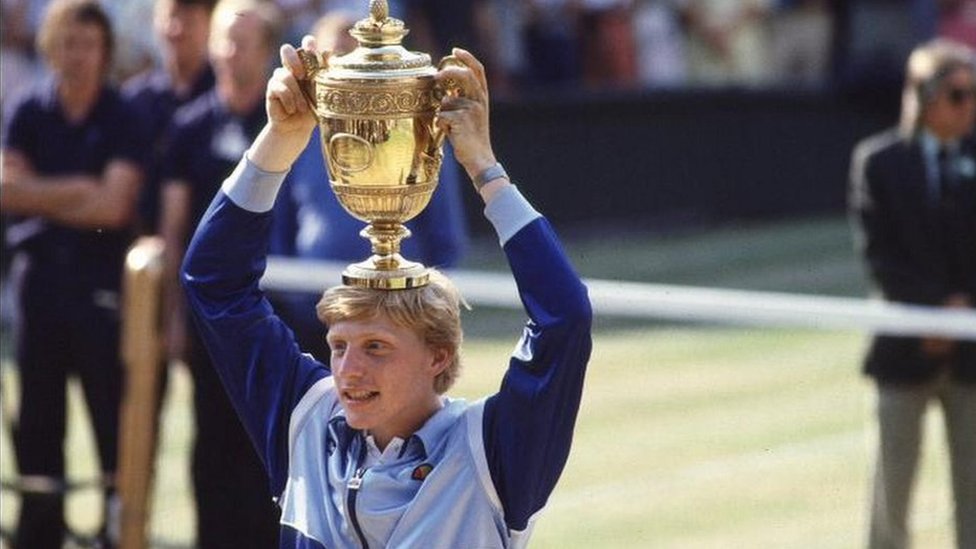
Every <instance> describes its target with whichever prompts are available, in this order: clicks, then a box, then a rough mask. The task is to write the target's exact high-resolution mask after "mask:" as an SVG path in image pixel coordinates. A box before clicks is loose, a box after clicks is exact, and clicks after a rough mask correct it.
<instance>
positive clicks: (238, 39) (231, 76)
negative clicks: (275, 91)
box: [210, 12, 271, 88]
mask: <svg viewBox="0 0 976 549" xmlns="http://www.w3.org/2000/svg"><path fill="white" fill-rule="evenodd" d="M212 31H213V35H212V36H211V37H210V59H211V61H213V65H214V73H215V74H216V75H217V81H218V83H221V82H224V83H228V82H233V83H234V84H235V85H236V86H237V87H239V88H250V87H253V86H263V85H264V82H265V81H266V80H267V72H268V68H269V63H270V56H271V51H270V49H269V48H268V44H266V43H265V32H264V28H263V26H262V23H261V21H260V19H258V17H257V16H256V15H254V14H253V13H244V14H240V15H237V14H233V13H226V12H225V13H224V15H222V16H221V17H220V19H219V20H217V21H214V26H213V29H212Z"/></svg>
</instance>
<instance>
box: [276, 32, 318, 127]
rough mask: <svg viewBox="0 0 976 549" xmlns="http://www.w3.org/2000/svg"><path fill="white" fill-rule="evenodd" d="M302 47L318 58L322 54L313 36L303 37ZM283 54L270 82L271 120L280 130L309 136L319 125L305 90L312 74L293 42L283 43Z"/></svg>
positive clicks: (281, 52)
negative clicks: (316, 125)
mask: <svg viewBox="0 0 976 549" xmlns="http://www.w3.org/2000/svg"><path fill="white" fill-rule="evenodd" d="M302 48H303V49H304V50H306V51H308V52H309V53H311V54H313V55H315V56H316V57H318V55H319V53H318V48H317V47H316V44H315V38H314V37H312V36H306V37H305V38H303V39H302ZM280 55H281V66H280V67H278V68H277V69H275V71H274V74H273V75H272V76H271V80H270V81H268V91H267V104H266V107H267V111H268V122H269V123H270V124H271V127H272V130H273V131H275V132H276V133H279V134H282V135H284V134H289V133H293V132H298V133H301V134H303V135H305V136H308V135H310V134H311V133H312V129H313V128H315V124H316V120H315V114H314V111H313V107H312V106H311V105H309V104H308V100H307V99H306V98H305V95H304V94H303V93H302V85H303V84H302V83H303V82H304V81H305V80H307V79H309V78H311V76H312V75H308V74H305V67H304V66H303V65H302V62H301V60H300V59H299V57H298V52H297V51H296V50H295V48H294V47H292V45H291V44H285V45H283V46H281V51H280Z"/></svg>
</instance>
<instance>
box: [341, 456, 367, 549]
mask: <svg viewBox="0 0 976 549" xmlns="http://www.w3.org/2000/svg"><path fill="white" fill-rule="evenodd" d="M362 444H363V447H362V451H361V452H360V453H359V463H360V464H362V463H363V460H364V459H365V458H366V441H365V440H364V441H362ZM365 474H366V467H359V468H358V469H356V473H355V474H354V475H353V476H352V478H351V479H349V482H348V483H347V484H346V488H348V490H347V492H346V510H347V511H348V512H349V522H351V523H352V527H353V529H354V530H355V531H356V535H357V536H359V543H360V545H362V546H363V549H369V544H368V543H367V542H366V534H364V533H363V528H362V526H360V525H359V519H358V518H357V517H356V497H357V496H358V495H359V488H360V487H361V486H362V485H363V476H364V475H365Z"/></svg>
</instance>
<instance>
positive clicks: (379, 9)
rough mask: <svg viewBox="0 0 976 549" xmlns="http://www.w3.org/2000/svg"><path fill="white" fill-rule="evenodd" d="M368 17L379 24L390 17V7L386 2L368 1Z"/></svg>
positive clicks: (382, 0)
mask: <svg viewBox="0 0 976 549" xmlns="http://www.w3.org/2000/svg"><path fill="white" fill-rule="evenodd" d="M369 15H370V16H371V17H372V18H373V21H375V22H377V23H380V22H382V21H383V20H385V19H386V18H387V17H389V16H390V5H389V4H388V3H387V1H386V0H369Z"/></svg>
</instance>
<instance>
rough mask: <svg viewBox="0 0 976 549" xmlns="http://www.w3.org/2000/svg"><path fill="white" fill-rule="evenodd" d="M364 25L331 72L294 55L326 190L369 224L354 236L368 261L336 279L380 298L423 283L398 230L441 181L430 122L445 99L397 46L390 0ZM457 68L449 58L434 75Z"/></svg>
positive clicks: (439, 138)
mask: <svg viewBox="0 0 976 549" xmlns="http://www.w3.org/2000/svg"><path fill="white" fill-rule="evenodd" d="M369 12H370V16H369V17H368V18H366V19H362V20H360V21H359V22H358V23H356V25H355V27H354V28H353V29H352V30H351V31H349V32H350V34H352V36H353V37H354V38H356V40H357V41H358V42H359V47H357V48H356V49H355V50H354V51H352V52H350V53H348V54H346V55H343V56H338V57H330V58H329V59H328V61H327V66H322V65H321V64H320V63H319V60H318V59H317V58H316V56H315V55H313V54H312V53H310V52H307V51H304V50H299V52H298V53H299V57H300V58H301V60H302V64H303V65H304V67H305V71H306V74H307V75H308V78H309V80H308V81H307V82H306V87H305V90H304V91H305V92H306V99H308V101H309V103H310V105H311V106H312V108H313V110H314V112H315V115H316V118H317V119H318V123H319V128H320V131H321V137H322V143H321V144H322V153H323V156H324V157H325V160H326V165H327V166H328V168H329V174H330V184H331V186H332V190H333V191H334V192H335V194H336V197H337V198H338V199H339V203H340V204H342V207H343V208H344V209H345V210H346V211H347V212H349V213H350V214H351V215H352V216H353V217H355V218H356V219H359V220H361V221H365V222H367V223H368V225H367V226H366V228H365V229H363V230H362V231H361V232H360V233H359V234H360V235H361V236H363V237H364V238H367V239H368V240H369V241H370V243H371V244H372V252H373V255H372V257H370V258H369V259H367V260H365V261H361V262H359V263H354V264H351V265H349V266H348V267H347V268H346V269H345V271H344V272H343V273H342V282H343V284H345V285H347V286H363V287H368V288H378V289H383V290H396V289H404V288H415V287H418V286H423V285H425V284H427V278H428V275H427V268H426V267H425V266H424V265H422V264H420V263H417V262H414V261H408V260H406V259H404V258H403V257H402V256H401V255H400V241H401V240H403V239H404V238H407V237H409V236H410V230H409V229H407V228H406V227H404V226H403V223H405V222H406V221H408V220H410V219H412V218H413V217H415V216H416V215H417V214H419V213H420V212H421V211H423V209H424V208H425V207H427V204H428V203H429V202H430V197H431V195H432V194H433V193H434V189H435V188H436V187H437V178H438V174H439V172H440V167H441V159H442V157H443V153H442V152H441V145H442V144H443V141H444V135H443V134H442V133H441V132H439V131H438V129H437V128H436V127H435V126H434V117H435V116H436V115H437V112H438V109H439V107H440V99H441V98H442V97H443V95H444V94H445V93H457V90H456V86H454V87H452V86H450V85H448V86H446V87H447V88H451V89H444V87H441V86H439V85H437V84H435V82H434V75H435V74H436V72H437V68H435V67H434V66H433V65H432V64H431V60H430V56H429V55H427V54H425V53H418V52H411V51H407V50H406V49H405V48H404V47H403V46H401V45H400V43H401V41H402V40H403V37H404V36H406V34H407V32H409V31H408V30H407V29H406V27H404V24H403V22H402V21H400V20H398V19H393V18H391V17H390V15H389V7H388V6H387V2H386V0H371V1H370V3H369ZM452 62H456V61H455V60H454V59H453V58H452V57H450V56H448V57H446V58H444V60H442V61H441V64H440V66H443V65H445V64H447V63H452Z"/></svg>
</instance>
